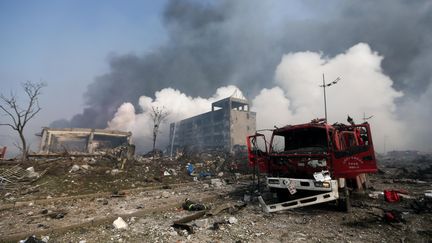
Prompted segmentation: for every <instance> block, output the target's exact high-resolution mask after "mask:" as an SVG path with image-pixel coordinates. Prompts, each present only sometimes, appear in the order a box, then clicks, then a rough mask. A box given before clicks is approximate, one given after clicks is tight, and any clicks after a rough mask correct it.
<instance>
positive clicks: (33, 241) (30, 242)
mask: <svg viewBox="0 0 432 243" xmlns="http://www.w3.org/2000/svg"><path fill="white" fill-rule="evenodd" d="M19 243H47V242H46V241H43V240H41V239H38V238H36V236H34V235H32V236H30V237H28V238H27V239H25V240H20V241H19Z"/></svg>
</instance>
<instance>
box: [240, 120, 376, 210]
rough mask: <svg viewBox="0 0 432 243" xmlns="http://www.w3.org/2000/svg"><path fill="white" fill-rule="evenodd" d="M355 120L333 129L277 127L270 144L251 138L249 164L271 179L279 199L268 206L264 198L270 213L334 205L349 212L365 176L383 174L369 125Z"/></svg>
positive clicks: (269, 182) (322, 124)
mask: <svg viewBox="0 0 432 243" xmlns="http://www.w3.org/2000/svg"><path fill="white" fill-rule="evenodd" d="M349 121H350V122H351V124H350V125H344V124H340V123H336V124H333V125H329V124H327V123H326V122H325V121H324V120H322V119H321V120H313V121H312V122H310V123H306V124H300V125H287V126H284V127H281V128H276V129H274V130H272V135H271V139H270V143H267V142H266V139H265V136H264V134H261V133H256V134H255V135H253V136H249V137H248V138H247V145H248V157H249V165H250V166H252V167H254V168H257V169H258V170H259V172H260V173H261V174H264V175H265V176H266V185H267V186H268V187H269V188H270V191H272V192H273V193H275V194H276V195H277V198H278V200H279V202H278V203H275V204H271V205H267V204H266V203H265V202H264V200H263V198H262V197H261V196H260V197H259V198H258V199H259V201H260V204H261V205H262V206H263V209H264V211H266V212H276V211H280V210H285V209H292V208H297V207H302V206H307V205H313V204H318V203H324V202H329V201H334V200H337V203H338V204H339V205H340V206H341V209H343V210H349V206H350V202H349V189H350V188H355V187H359V186H361V184H362V182H364V181H365V173H375V172H376V171H377V165H376V160H375V152H374V147H373V143H372V136H371V130H370V126H369V124H368V123H363V124H359V125H356V124H354V122H352V120H349ZM267 145H268V146H267Z"/></svg>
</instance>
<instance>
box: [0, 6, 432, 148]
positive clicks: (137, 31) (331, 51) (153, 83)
mask: <svg viewBox="0 0 432 243" xmlns="http://www.w3.org/2000/svg"><path fill="white" fill-rule="evenodd" d="M431 26H432V2H431V1H430V0H418V1H409V0H382V1H374V0H364V1H352V2H351V1H344V0H329V1H313V0H296V1H294V0H293V1H284V0H266V1H262V0H235V1H231V0H220V1H219V0H217V1H216V0H201V1H200V0H182V1H179V0H164V1H159V0H158V1H150V0H148V1H143V0H125V1H120V0H117V1H115V0H99V1H97V0H94V1H84V0H74V1H69V0H63V1H54V0H39V1H24V0H9V1H8V0H0V37H1V38H0V53H1V55H0V82H1V90H0V91H1V93H4V94H8V93H9V91H11V90H12V91H17V92H18V95H19V96H20V97H22V94H21V93H19V91H20V84H21V83H22V82H24V81H26V80H31V81H35V82H37V81H43V82H46V83H47V84H48V86H47V87H46V88H44V90H43V95H42V96H41V100H40V105H41V107H42V108H43V110H42V111H41V113H40V114H39V115H38V116H37V117H36V118H35V119H34V120H33V121H32V122H31V123H30V124H29V127H28V130H27V137H28V138H29V140H30V142H31V145H32V149H34V150H37V146H38V141H37V138H36V137H35V136H34V134H35V133H37V132H39V131H40V128H41V127H42V126H49V125H52V122H53V121H56V120H59V121H58V122H57V123H54V124H56V125H62V126H70V127H95V128H96V127H98V128H105V127H106V126H107V124H108V122H109V121H110V120H112V119H113V117H114V114H115V113H116V112H117V109H118V108H119V107H120V106H121V105H122V104H124V103H130V105H129V107H133V106H134V107H136V108H138V110H136V112H137V113H139V112H141V110H139V107H140V106H139V104H138V102H139V99H140V97H141V96H145V97H150V98H155V92H157V91H160V90H162V89H164V88H169V87H171V88H173V89H176V90H178V91H179V92H182V93H184V94H185V95H188V96H190V97H203V98H210V97H211V96H212V95H213V94H215V92H216V90H217V89H218V88H220V87H222V86H228V85H235V86H237V87H239V88H240V89H241V90H242V91H243V93H244V94H245V95H246V96H247V97H248V98H249V99H250V100H256V101H258V100H262V99H263V97H265V94H268V93H271V92H274V93H275V94H280V95H281V97H279V98H280V100H281V101H284V102H288V101H290V102H296V99H297V100H298V99H308V95H309V94H310V93H309V92H310V90H302V92H304V93H300V94H296V95H295V96H294V95H290V92H291V91H290V90H292V88H293V87H297V86H295V84H299V85H300V87H301V86H302V85H303V84H302V83H301V82H300V83H298V82H297V81H298V80H306V76H308V77H309V78H310V79H311V80H307V81H304V82H314V80H315V76H320V74H316V75H311V73H314V72H315V71H316V70H310V69H311V68H312V69H313V68H315V69H321V68H323V69H324V70H326V69H327V68H332V67H338V68H344V69H348V68H351V67H356V65H358V64H359V63H363V64H365V67H369V69H368V70H369V71H370V73H374V72H375V71H377V73H376V75H375V74H374V75H369V76H365V78H370V77H375V78H374V79H373V80H368V83H369V84H370V85H368V86H363V87H364V90H365V91H363V92H367V90H368V89H374V90H373V91H374V92H369V93H368V94H376V95H374V97H371V98H370V99H368V100H367V101H365V102H364V103H368V102H371V103H374V104H376V102H377V100H374V99H375V97H387V95H389V94H392V93H393V92H397V93H398V94H400V95H398V96H397V97H396V96H394V97H395V98H394V99H393V98H389V99H388V100H387V101H386V102H385V104H387V106H385V107H384V106H383V107H381V106H380V107H381V108H382V110H375V111H374V112H373V115H375V117H378V118H376V119H377V120H379V119H380V118H379V117H380V113H382V114H387V113H388V114H389V115H388V116H384V115H381V117H387V118H388V119H394V120H397V123H398V124H403V125H407V126H410V127H411V126H412V124H416V126H414V127H413V129H409V130H405V133H407V134H405V133H404V134H399V135H400V136H402V137H409V138H410V142H409V143H406V144H407V146H408V147H407V148H411V149H413V148H418V149H421V150H430V151H432V147H431V145H430V144H432V136H431V134H430V132H424V131H425V130H428V131H429V130H430V129H428V122H426V121H429V120H431V119H432V108H431V107H432V106H431V105H430V104H431V103H432V85H431V83H432V69H431V68H430V65H427V63H431V62H432V28H431ZM359 43H363V44H361V45H360V47H364V48H359V47H358V46H357V45H358V44H359ZM356 46H357V48H354V49H351V48H352V47H356ZM366 47H367V48H366ZM357 49H361V50H362V51H360V52H361V53H363V54H362V55H363V56H364V57H366V58H365V59H363V60H361V58H360V59H356V58H350V57H356V55H354V54H353V52H354V51H355V50H357ZM350 50H351V51H350ZM308 52H312V53H313V55H312V56H315V59H316V60H318V61H319V62H322V63H321V65H312V64H311V63H308V62H305V63H304V64H305V66H307V67H308V68H309V69H305V70H303V72H299V73H298V74H297V76H304V77H298V78H297V76H296V77H289V78H284V79H283V80H284V82H283V85H281V83H278V82H277V80H275V75H276V70H277V68H278V67H280V66H281V64H282V63H281V61H282V58H283V57H284V56H286V55H288V56H290V55H291V56H296V55H297V54H295V53H299V54H298V55H301V56H302V55H306V56H307V55H309V54H307V53H308ZM305 53H306V54H305ZM344 53H345V54H344ZM320 55H321V56H320ZM341 55H342V56H344V55H345V56H347V58H346V60H349V61H350V62H351V61H353V62H354V63H344V64H340V65H326V63H327V62H332V60H333V58H334V57H338V56H341ZM362 55H360V56H362ZM294 60H297V59H294ZM365 60H369V61H370V62H371V63H368V62H366V63H364V61H365ZM334 62H337V59H336V60H334ZM306 64H308V65H306ZM425 64H426V65H425ZM282 66H283V67H284V68H286V69H288V70H292V68H293V66H292V65H287V66H284V65H282ZM371 67H372V69H370V68H371ZM335 69H337V68H335ZM338 70H340V69H337V70H336V72H337V71H338ZM312 71H314V72H312ZM342 71H346V70H341V72H340V73H343V72H342ZM291 72H292V71H291ZM293 73H294V72H293ZM302 73H304V74H305V75H302ZM363 73H365V72H363ZM363 73H362V72H359V75H360V74H363ZM335 75H336V74H335ZM288 76H289V75H288ZM376 77H380V78H376ZM362 78H363V77H359V76H357V77H355V78H354V79H351V80H359V81H355V82H354V81H353V83H352V84H353V85H354V83H356V82H361V81H360V80H362ZM317 79H318V80H319V79H320V77H317ZM379 80H381V81H379ZM379 82H384V83H388V87H387V86H386V87H387V88H386V89H383V90H381V91H380V92H383V93H381V94H383V95H380V93H379V92H378V91H379V90H378V89H377V88H376V87H374V84H375V83H379ZM346 83H348V82H346ZM275 85H279V86H281V88H282V89H278V88H277V87H275ZM293 85H294V86H293ZM341 87H342V86H341ZM265 89H268V90H267V91H265ZM263 91H264V92H263ZM281 92H282V93H281ZM283 92H284V93H283ZM313 92H314V91H313ZM384 93H385V94H384ZM257 95H260V96H259V97H260V99H255V97H257ZM359 95H361V94H359ZM282 96H284V97H282ZM388 97H393V96H391V95H390V96H388ZM270 101H271V100H270ZM293 104H295V103H293ZM267 105H269V106H274V105H273V104H267ZM314 106H316V104H314ZM255 107H258V106H257V104H255ZM261 107H267V106H261ZM334 109H335V110H336V109H337V108H334ZM341 109H342V108H341ZM343 109H349V108H343ZM361 109H365V108H361ZM339 112H340V113H341V114H345V113H347V111H345V110H340V111H339ZM365 112H366V113H371V112H370V111H368V110H365ZM317 115H319V114H317ZM258 116H259V114H258ZM300 117H303V116H300ZM304 117H307V118H304V119H309V117H308V116H304ZM314 118H315V117H314ZM0 119H5V117H2V116H0ZM384 120H385V119H384ZM384 120H383V121H384ZM377 129H381V127H378V128H377ZM395 132H397V133H399V131H398V130H397V129H396V130H393V131H386V132H384V135H380V137H379V138H377V139H376V140H377V141H380V143H382V141H383V139H384V137H388V140H392V139H395V136H393V135H391V133H395ZM408 133H409V134H408ZM389 134H390V135H389ZM405 135H406V136H405ZM408 135H409V136H408ZM17 141H18V140H17V136H16V135H15V134H14V133H12V132H11V131H10V130H9V129H8V128H7V127H0V145H2V144H5V145H8V146H9V147H13V145H12V144H13V143H14V142H17ZM395 149H402V148H395Z"/></svg>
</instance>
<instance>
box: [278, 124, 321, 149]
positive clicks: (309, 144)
mask: <svg viewBox="0 0 432 243" xmlns="http://www.w3.org/2000/svg"><path fill="white" fill-rule="evenodd" d="M327 147H328V145H327V133H326V129H324V128H316V127H312V128H311V127H309V128H299V129H293V130H289V131H284V132H281V133H277V134H274V136H273V140H272V152H274V153H304V152H326V151H327Z"/></svg>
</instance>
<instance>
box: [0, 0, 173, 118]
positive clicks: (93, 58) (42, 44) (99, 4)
mask: <svg viewBox="0 0 432 243" xmlns="http://www.w3.org/2000/svg"><path fill="white" fill-rule="evenodd" d="M164 3H165V1H127V2H124V1H110V0H108V1H106V0H103V1H84V0H83V1H76V0H73V1H68V0H66V1H44V0H43V1H21V0H18V1H0V33H1V40H0V53H1V56H0V80H1V84H2V87H1V88H2V91H4V90H11V89H12V90H17V89H19V88H20V87H19V85H20V83H21V82H23V81H25V80H32V81H39V80H42V81H44V82H46V83H47V84H48V87H47V88H46V89H45V90H44V93H45V95H44V96H43V97H42V102H41V104H42V106H43V108H44V114H45V115H46V116H48V117H50V118H51V119H52V118H53V116H55V115H57V116H58V118H62V117H70V116H71V115H73V114H74V113H77V112H79V111H80V110H81V109H82V104H83V99H82V95H83V93H84V91H85V90H86V87H87V85H88V84H89V83H90V82H91V81H92V80H93V78H94V77H95V76H97V75H100V74H102V73H104V72H106V71H107V69H108V68H107V67H108V65H107V57H108V56H109V55H110V54H111V53H118V54H125V53H137V54H141V53H145V52H146V51H149V50H151V48H152V46H155V45H158V43H160V42H162V41H163V40H164V38H165V31H164V29H163V28H162V26H161V23H160V18H159V15H160V12H161V9H162V7H163V5H164ZM53 101H56V102H53ZM65 107H67V109H65ZM49 122H50V121H49Z"/></svg>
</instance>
